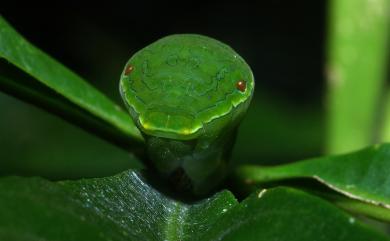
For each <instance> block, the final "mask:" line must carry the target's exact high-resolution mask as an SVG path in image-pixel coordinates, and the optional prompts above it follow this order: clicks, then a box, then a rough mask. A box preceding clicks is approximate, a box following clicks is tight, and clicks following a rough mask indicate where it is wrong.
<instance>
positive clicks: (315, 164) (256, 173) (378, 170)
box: [236, 144, 390, 208]
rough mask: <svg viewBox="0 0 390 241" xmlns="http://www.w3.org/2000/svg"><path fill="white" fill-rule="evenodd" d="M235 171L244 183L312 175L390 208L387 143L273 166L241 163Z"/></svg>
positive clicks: (333, 186)
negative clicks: (244, 164)
mask: <svg viewBox="0 0 390 241" xmlns="http://www.w3.org/2000/svg"><path fill="white" fill-rule="evenodd" d="M236 174H237V177H238V178H240V179H241V180H244V181H245V182H247V183H265V182H271V181H277V180H283V179H290V178H302V177H306V178H307V177H308V178H314V179H315V180H317V181H319V182H321V183H323V184H325V185H326V186H328V187H329V188H331V189H333V190H335V191H337V192H340V193H342V194H344V195H346V196H348V197H350V198H354V199H358V200H361V201H364V202H367V203H371V204H374V205H378V206H381V207H385V208H390V144H383V145H377V146H373V147H370V148H366V149H364V150H361V151H358V152H354V153H350V154H344V155H337V156H327V157H320V158H315V159H310V160H305V161H300V162H295V163H291V164H287V165H280V166H274V167H260V166H242V167H240V168H239V169H238V170H237V173H236Z"/></svg>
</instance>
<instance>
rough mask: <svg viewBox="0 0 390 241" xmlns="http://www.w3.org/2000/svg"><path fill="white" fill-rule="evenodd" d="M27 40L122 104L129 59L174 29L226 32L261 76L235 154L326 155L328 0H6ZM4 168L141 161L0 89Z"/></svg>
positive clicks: (102, 171)
mask: <svg viewBox="0 0 390 241" xmlns="http://www.w3.org/2000/svg"><path fill="white" fill-rule="evenodd" d="M0 14H2V15H3V17H5V18H6V19H7V21H9V22H10V24H11V25H12V26H14V27H15V28H16V29H17V30H18V31H19V32H20V33H21V34H22V35H23V36H25V38H26V39H28V40H29V41H30V42H32V43H33V44H35V45H36V46H38V47H39V48H41V49H42V50H43V51H45V52H47V53H48V54H50V55H51V56H53V57H54V58H56V59H57V60H59V61H60V62H62V63H63V64H65V65H66V66H68V67H69V68H70V69H72V70H74V71H75V72H76V73H78V74H80V75H81V76H82V77H84V78H85V79H87V80H88V81H90V82H92V83H93V84H94V85H95V86H96V87H97V88H98V89H100V90H101V91H103V92H104V93H106V94H107V95H108V96H109V97H110V98H112V99H113V100H114V101H117V102H118V103H121V100H120V97H119V92H118V82H119V75H120V72H121V71H122V68H123V66H124V64H125V62H126V61H127V59H128V58H129V57H130V56H131V55H132V54H133V53H135V52H136V51H137V50H139V49H140V48H142V47H144V46H146V45H147V44H149V43H151V42H153V41H155V40H157V39H159V38H161V37H163V36H165V35H169V34H173V33H199V34H204V35H208V36H211V37H214V38H216V39H218V40H221V41H223V42H225V43H227V44H228V45H230V46H231V47H233V48H234V49H235V50H236V51H237V52H238V53H240V54H241V55H242V56H243V57H244V59H246V60H247V62H248V63H249V64H250V66H251V67H252V69H253V72H254V75H255V79H256V91H255V98H254V101H253V104H252V106H251V108H250V110H249V113H248V116H247V118H246V119H245V120H244V122H243V124H242V126H241V128H240V134H239V138H238V141H237V145H236V148H235V152H234V159H235V160H236V161H240V162H252V163H260V164H273V163H280V162H289V161H296V160H299V159H303V158H308V157H312V156H316V155H320V154H321V151H322V143H323V136H324V128H323V126H324V121H323V119H324V106H323V98H324V84H325V83H324V76H323V66H324V59H325V56H324V53H325V47H326V2H325V1H310V0H306V1H293V2H290V1H261V2H257V3H244V2H233V3H223V4H221V3H212V2H209V3H201V2H181V3H175V4H167V3H153V2H152V1H137V2H133V1H130V2H127V3H121V4H114V3H112V5H104V6H103V5H99V3H94V4H93V5H89V6H83V7H81V6H76V5H73V6H69V5H67V4H64V3H55V5H53V6H48V5H45V6H44V7H43V6H34V7H33V6H25V5H24V4H22V3H17V2H15V3H13V6H2V7H1V9H0ZM0 110H1V120H0V146H1V149H0V174H3V175H8V174H17V175H41V176H46V177H49V178H52V179H62V178H78V177H89V176H104V175H110V174H113V173H115V172H118V171H120V170H123V169H126V168H130V167H134V166H137V167H138V166H139V163H137V162H136V161H134V158H133V157H132V156H131V155H129V154H128V153H127V152H125V151H124V150H120V149H118V148H117V147H114V146H111V145H110V144H108V143H106V142H105V141H102V140H99V139H97V138H95V137H94V136H93V135H90V134H88V133H86V132H84V131H82V130H80V129H78V128H77V127H73V126H71V125H69V124H67V123H65V122H63V121H62V120H60V119H59V118H57V117H54V116H52V115H50V114H47V113H46V112H44V111H42V110H40V109H37V108H35V107H32V106H30V105H28V104H25V103H22V102H20V101H18V100H17V99H15V98H13V97H9V96H7V95H4V94H1V93H0Z"/></svg>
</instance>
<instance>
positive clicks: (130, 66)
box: [125, 64, 134, 75]
mask: <svg viewBox="0 0 390 241" xmlns="http://www.w3.org/2000/svg"><path fill="white" fill-rule="evenodd" d="M133 69H134V67H133V66H132V65H130V64H129V65H128V66H127V67H126V69H125V75H129V74H130V73H131V72H132V71H133Z"/></svg>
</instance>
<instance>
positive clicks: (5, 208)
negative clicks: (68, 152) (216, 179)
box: [0, 171, 390, 241]
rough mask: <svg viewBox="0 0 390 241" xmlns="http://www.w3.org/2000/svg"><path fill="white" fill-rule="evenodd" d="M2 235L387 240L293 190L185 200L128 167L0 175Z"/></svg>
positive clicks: (1, 237)
mask: <svg viewBox="0 0 390 241" xmlns="http://www.w3.org/2000/svg"><path fill="white" fill-rule="evenodd" d="M0 214H1V215H0V240H31V241H32V240H52V241H56V240H67V241H71V240H115V241H120V240H260V241H261V240H266V241H269V240H280V241H283V240H286V241H287V240H288V241H294V240H297V241H298V240H299V241H305V240H317V241H320V240H332V241H338V240H346V241H347V240H348V241H349V240H362V241H366V240H390V239H389V238H386V237H385V236H384V235H382V234H380V233H378V232H376V231H374V230H372V229H371V228H369V227H367V226H365V225H364V224H361V223H360V221H359V220H356V219H355V218H354V217H352V216H349V215H347V214H345V213H344V212H342V211H340V210H339V209H337V208H336V207H334V206H332V205H331V204H329V203H328V202H326V201H323V200H322V199H320V198H318V197H315V196H311V195H308V194H306V193H304V192H302V191H298V190H295V189H290V188H275V189H269V190H262V191H260V192H256V193H254V194H253V195H251V196H250V197H248V198H247V199H245V200H244V201H243V202H242V203H238V202H237V200H236V199H235V198H234V196H233V195H232V194H231V193H230V192H228V191H223V192H220V193H217V194H216V195H214V196H213V197H211V198H208V199H204V200H202V201H199V202H196V203H193V204H185V203H183V202H179V201H175V200H173V199H171V198H168V197H167V196H165V195H163V194H162V193H160V192H158V191H156V190H155V189H154V188H152V187H151V186H149V185H148V184H146V182H144V178H143V177H142V176H141V175H139V174H137V173H135V172H131V171H127V172H124V173H121V174H119V175H117V176H114V177H108V178H102V179H85V180H80V181H64V182H56V183H55V182H49V181H46V180H44V179H41V178H21V177H6V178H1V179H0Z"/></svg>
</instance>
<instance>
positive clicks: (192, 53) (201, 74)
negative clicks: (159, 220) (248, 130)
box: [120, 34, 254, 195]
mask: <svg viewBox="0 0 390 241" xmlns="http://www.w3.org/2000/svg"><path fill="white" fill-rule="evenodd" d="M120 91H121V95H122V98H123V100H124V102H125V104H126V106H127V108H128V110H129V112H130V114H131V116H132V118H133V120H134V122H135V123H136V124H137V126H138V128H139V129H140V130H141V132H142V133H143V135H144V137H145V140H146V145H147V153H148V157H149V159H150V161H151V163H152V165H153V167H154V168H155V169H157V170H158V172H159V173H160V174H161V175H162V176H163V177H166V178H168V179H170V180H172V182H173V183H174V184H175V186H176V187H177V189H179V190H181V191H189V192H192V193H194V194H199V195H202V194H205V193H207V192H209V191H210V190H212V189H213V188H215V187H216V186H217V185H218V184H219V183H220V182H221V181H222V180H223V178H224V177H225V176H226V175H227V173H228V170H229V166H230V164H229V156H230V152H231V149H232V147H233V144H234V139H235V135H236V131H237V127H238V125H239V123H240V121H241V119H242V117H243V116H244V114H245V112H246V110H247V108H248V106H249V103H250V100H251V97H252V95H253V91H254V78H253V75H252V71H251V70H250V68H249V66H248V65H247V64H246V63H245V61H244V60H243V59H242V58H241V57H240V56H239V55H238V54H237V53H236V52H235V51H234V50H233V49H231V48H230V47H229V46H227V45H225V44H223V43H221V42H219V41H217V40H215V39H212V38H209V37H206V36H202V35H195V34H180V35H171V36H167V37H165V38H162V39H160V40H158V41H156V42H154V43H152V44H151V45H149V46H147V47H145V48H144V49H141V50H140V51H139V52H137V53H136V54H135V55H134V56H132V57H131V58H130V60H129V61H128V63H127V64H126V66H125V68H124V70H123V72H122V76H121V80H120Z"/></svg>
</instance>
